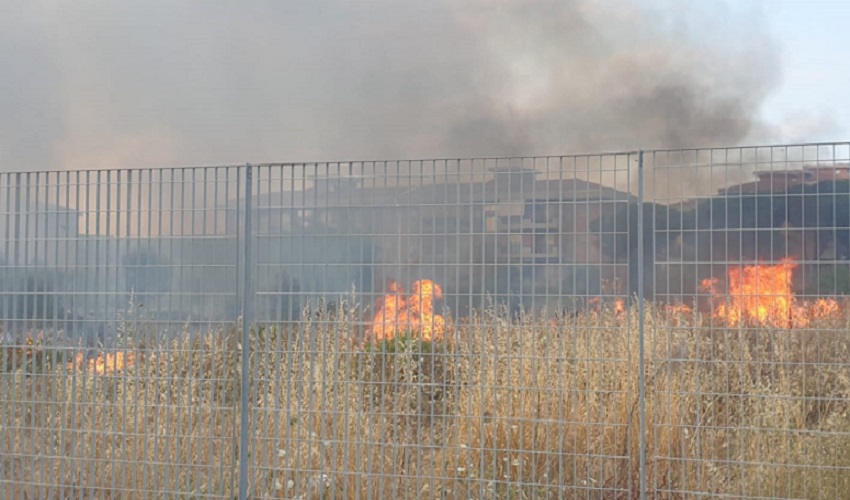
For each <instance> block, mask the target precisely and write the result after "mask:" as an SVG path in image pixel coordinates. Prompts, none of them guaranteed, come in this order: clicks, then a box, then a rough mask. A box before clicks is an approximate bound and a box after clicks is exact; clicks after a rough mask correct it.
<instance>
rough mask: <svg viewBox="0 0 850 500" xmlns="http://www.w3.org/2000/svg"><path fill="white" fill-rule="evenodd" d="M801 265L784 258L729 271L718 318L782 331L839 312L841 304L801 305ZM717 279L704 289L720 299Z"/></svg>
mask: <svg viewBox="0 0 850 500" xmlns="http://www.w3.org/2000/svg"><path fill="white" fill-rule="evenodd" d="M796 267H797V263H796V262H795V261H794V260H793V259H783V260H782V261H780V263H779V264H776V265H767V264H754V265H750V266H744V267H743V268H736V269H731V270H730V271H729V282H728V298H727V299H726V303H723V304H720V305H718V306H717V308H716V309H715V310H714V316H715V317H717V318H720V319H723V320H725V321H726V322H727V323H729V325H731V326H736V325H739V324H757V325H764V326H774V327H780V328H792V327H801V326H806V325H807V324H808V323H809V321H810V320H811V319H813V318H818V317H828V316H831V315H833V314H835V313H837V312H838V310H839V307H838V303H837V302H835V301H834V300H832V299H819V300H818V301H816V302H815V303H814V304H813V305H809V306H806V305H800V304H798V303H797V301H796V298H795V296H794V292H793V290H792V279H793V271H794V269H795V268H796ZM716 287H717V280H716V279H714V278H711V279H707V280H703V282H702V286H701V288H702V289H703V290H704V291H707V292H709V293H711V294H712V295H714V296H718V295H719V294H718V292H717V288H716Z"/></svg>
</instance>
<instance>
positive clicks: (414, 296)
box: [372, 280, 445, 341]
mask: <svg viewBox="0 0 850 500" xmlns="http://www.w3.org/2000/svg"><path fill="white" fill-rule="evenodd" d="M411 288H412V289H411V295H410V296H409V297H406V298H405V297H404V292H403V290H402V289H401V287H400V286H399V285H398V283H395V282H392V283H390V285H389V290H388V292H389V293H387V295H386V296H385V297H384V304H383V307H381V309H380V310H379V311H378V312H377V314H375V318H374V320H373V322H372V334H373V335H374V338H375V340H389V339H393V338H395V337H396V335H398V333H399V332H405V331H411V332H415V333H416V334H417V335H418V336H419V338H420V339H422V340H426V341H432V340H442V338H443V332H444V331H445V320H444V319H443V317H442V316H440V315H439V314H434V300H435V299H440V298H442V297H443V290H442V289H441V288H440V285H438V284H437V283H434V282H433V281H431V280H419V281H416V282H415V283H413V286H412V287H411Z"/></svg>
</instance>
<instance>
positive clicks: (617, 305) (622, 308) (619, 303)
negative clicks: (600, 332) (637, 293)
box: [614, 299, 626, 314]
mask: <svg viewBox="0 0 850 500" xmlns="http://www.w3.org/2000/svg"><path fill="white" fill-rule="evenodd" d="M614 312H616V313H617V314H624V313H625V312H626V303H625V302H623V299H617V300H616V301H615V302H614Z"/></svg>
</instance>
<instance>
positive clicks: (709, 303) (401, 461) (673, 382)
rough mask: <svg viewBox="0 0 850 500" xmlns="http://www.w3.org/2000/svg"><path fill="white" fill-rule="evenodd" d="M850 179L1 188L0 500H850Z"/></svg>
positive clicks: (550, 165)
mask: <svg viewBox="0 0 850 500" xmlns="http://www.w3.org/2000/svg"><path fill="white" fill-rule="evenodd" d="M849 167H850V144H848V143H832V144H800V145H779V146H764V147H733V148H713V149H694V150H676V151H637V152H624V153H606V154H589V155H573V156H558V157H518V158H475V159H442V160H415V161H414V160H410V161H352V162H324V163H299V164H261V165H251V164H247V165H233V166H216V167H196V168H183V169H138V170H114V171H105V170H104V171H71V172H66V171H47V172H16V173H0V350H2V358H0V498H113V497H121V498H124V497H128V498H129V497H132V498H136V497H138V498H147V497H173V496H186V497H193V498H194V497H228V498H233V497H238V498H272V497H274V498H436V497H445V498H573V497H586V498H621V497H629V498H631V497H640V498H645V497H652V498H679V497H685V496H698V495H701V496H707V497H727V498H731V497H738V498H830V499H832V498H843V497H844V496H846V493H844V492H845V491H850V481H848V477H850V417H849V416H848V411H847V410H848V406H850V362H848V357H847V354H848V353H850V336H848V335H847V333H846V332H847V331H848V330H849V329H850V302H848V301H847V299H846V297H847V295H848V294H850V171H849V170H848V168H849Z"/></svg>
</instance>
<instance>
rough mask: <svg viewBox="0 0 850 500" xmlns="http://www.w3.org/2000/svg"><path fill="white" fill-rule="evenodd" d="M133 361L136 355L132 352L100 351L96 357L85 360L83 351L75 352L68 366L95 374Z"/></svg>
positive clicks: (123, 367) (116, 369)
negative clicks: (75, 354)
mask: <svg viewBox="0 0 850 500" xmlns="http://www.w3.org/2000/svg"><path fill="white" fill-rule="evenodd" d="M135 361H136V356H135V355H134V354H133V353H129V354H125V353H123V352H106V353H104V352H102V353H100V354H98V356H97V357H96V358H94V359H89V360H86V358H85V355H84V354H83V353H77V356H76V357H75V358H74V361H72V362H70V363H68V368H70V369H75V368H77V369H80V370H86V371H88V372H90V373H95V374H97V375H105V374H107V373H115V372H117V371H121V370H123V369H125V368H128V367H130V366H133V364H134V363H135Z"/></svg>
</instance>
